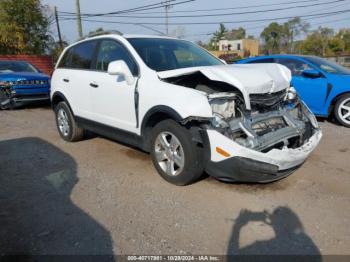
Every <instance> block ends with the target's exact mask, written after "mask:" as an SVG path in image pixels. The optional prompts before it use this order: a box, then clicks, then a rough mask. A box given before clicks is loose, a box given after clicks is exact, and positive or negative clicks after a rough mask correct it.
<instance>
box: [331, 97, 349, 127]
mask: <svg viewBox="0 0 350 262" xmlns="http://www.w3.org/2000/svg"><path fill="white" fill-rule="evenodd" d="M344 103H345V105H346V106H350V94H344V95H342V96H341V97H339V99H338V100H337V102H336V103H335V106H334V116H335V119H336V120H337V121H338V123H340V124H341V125H343V126H345V127H350V117H348V118H346V119H345V120H347V119H349V120H348V122H346V121H344V119H343V115H342V112H344V110H342V109H341V106H342V105H343V104H344Z"/></svg>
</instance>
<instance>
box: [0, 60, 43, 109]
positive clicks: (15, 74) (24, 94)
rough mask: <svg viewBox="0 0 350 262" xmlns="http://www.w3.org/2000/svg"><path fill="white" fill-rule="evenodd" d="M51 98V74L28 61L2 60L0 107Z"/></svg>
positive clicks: (0, 63)
mask: <svg viewBox="0 0 350 262" xmlns="http://www.w3.org/2000/svg"><path fill="white" fill-rule="evenodd" d="M49 100H50V78H49V76H47V75H45V74H43V73H41V72H40V71H39V70H38V69H37V68H35V67H34V66H33V65H32V64H30V63H27V62H22V61H0V109H12V108H15V107H18V106H22V105H25V104H27V103H31V102H34V101H49Z"/></svg>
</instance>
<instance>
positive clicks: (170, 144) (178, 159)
mask: <svg viewBox="0 0 350 262" xmlns="http://www.w3.org/2000/svg"><path fill="white" fill-rule="evenodd" d="M154 146H155V157H156V160H157V162H158V165H159V166H160V168H161V169H162V170H163V171H164V172H165V173H166V174H167V175H169V176H177V175H178V174H180V173H181V172H182V170H183V169H184V166H185V155H184V150H183V148H182V145H181V143H180V141H179V139H178V138H177V137H176V136H175V135H174V134H172V133H170V132H161V133H160V134H159V135H158V136H157V138H156V140H155V145H154Z"/></svg>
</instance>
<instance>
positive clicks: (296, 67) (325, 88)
mask: <svg viewBox="0 0 350 262" xmlns="http://www.w3.org/2000/svg"><path fill="white" fill-rule="evenodd" d="M237 63H239V64H247V63H279V64H282V65H284V66H286V67H288V68H289V69H290V70H291V72H292V85H293V86H294V88H295V89H296V90H297V93H298V94H299V96H300V97H301V99H302V100H304V102H305V103H306V104H307V105H308V107H309V108H310V109H311V111H312V112H313V113H314V114H315V115H317V116H321V117H329V116H330V115H331V114H334V116H335V118H336V119H337V120H338V122H339V123H340V124H342V125H344V126H346V127H350V70H349V69H347V68H345V67H342V66H340V65H338V64H336V63H334V62H331V61H328V60H326V59H323V58H320V57H316V56H300V55H270V56H258V57H254V58H248V59H243V60H240V61H238V62H237Z"/></svg>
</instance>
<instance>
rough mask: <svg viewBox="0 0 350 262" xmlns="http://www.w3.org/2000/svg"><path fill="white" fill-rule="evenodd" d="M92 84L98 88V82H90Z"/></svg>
mask: <svg viewBox="0 0 350 262" xmlns="http://www.w3.org/2000/svg"><path fill="white" fill-rule="evenodd" d="M90 86H91V87H93V88H98V84H97V83H96V82H92V83H90Z"/></svg>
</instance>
